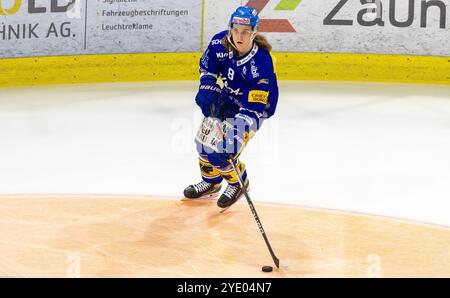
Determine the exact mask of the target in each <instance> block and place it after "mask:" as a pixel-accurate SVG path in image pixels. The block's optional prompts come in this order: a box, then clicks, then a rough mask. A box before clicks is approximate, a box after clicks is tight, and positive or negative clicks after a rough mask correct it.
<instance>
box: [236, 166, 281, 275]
mask: <svg viewBox="0 0 450 298" xmlns="http://www.w3.org/2000/svg"><path fill="white" fill-rule="evenodd" d="M230 163H231V166H232V167H233V170H234V171H235V172H236V175H237V178H238V181H239V184H240V185H241V188H242V191H243V192H244V195H245V198H246V199H247V203H248V205H249V207H250V210H251V211H252V214H253V218H254V219H255V221H256V224H257V225H258V228H259V231H260V232H261V234H262V236H263V238H264V241H265V242H266V245H267V248H268V249H269V252H270V255H271V256H272V259H273V262H274V263H275V265H276V266H277V268H280V260H279V259H278V258H277V256H276V255H275V253H274V252H273V249H272V246H271V245H270V242H269V239H268V238H267V235H266V232H265V231H264V227H263V225H262V223H261V220H260V219H259V216H258V213H257V212H256V208H255V206H254V205H253V202H252V200H251V198H250V195H249V194H248V192H247V188H246V187H245V185H244V181H242V177H241V175H240V174H239V171H238V169H237V167H236V165H235V163H234V160H233V159H232V158H231V159H230Z"/></svg>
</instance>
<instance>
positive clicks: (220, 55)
mask: <svg viewBox="0 0 450 298" xmlns="http://www.w3.org/2000/svg"><path fill="white" fill-rule="evenodd" d="M216 56H217V58H218V59H221V60H223V59H225V58H227V57H228V53H223V52H220V53H216Z"/></svg>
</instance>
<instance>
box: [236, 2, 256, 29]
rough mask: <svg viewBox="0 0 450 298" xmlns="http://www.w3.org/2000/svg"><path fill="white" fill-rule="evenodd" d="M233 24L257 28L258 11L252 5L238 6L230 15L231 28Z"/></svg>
mask: <svg viewBox="0 0 450 298" xmlns="http://www.w3.org/2000/svg"><path fill="white" fill-rule="evenodd" d="M234 24H239V25H250V26H252V29H253V30H257V28H258V24H259V16H258V11H257V10H256V9H254V8H252V7H246V6H240V7H238V8H237V9H236V11H235V12H233V14H232V15H231V18H230V28H233V25H234Z"/></svg>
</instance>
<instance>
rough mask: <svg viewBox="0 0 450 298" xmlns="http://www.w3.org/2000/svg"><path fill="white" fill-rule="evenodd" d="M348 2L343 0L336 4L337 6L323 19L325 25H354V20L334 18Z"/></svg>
mask: <svg viewBox="0 0 450 298" xmlns="http://www.w3.org/2000/svg"><path fill="white" fill-rule="evenodd" d="M347 2H348V0H341V1H339V3H338V4H337V5H336V7H335V8H333V10H332V11H331V12H330V13H329V14H328V15H327V16H326V18H325V19H324V20H323V24H324V25H342V26H351V25H353V21H352V20H335V19H333V18H334V17H335V16H336V14H337V13H338V12H339V11H340V10H341V8H342V7H344V5H345V4H346V3H347Z"/></svg>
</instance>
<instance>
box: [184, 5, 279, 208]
mask: <svg viewBox="0 0 450 298" xmlns="http://www.w3.org/2000/svg"><path fill="white" fill-rule="evenodd" d="M258 24H259V17H258V13H257V11H256V10H255V9H253V8H251V7H245V6H241V7H239V8H237V9H236V11H235V12H233V14H232V15H231V18H230V22H229V27H228V30H226V31H223V32H220V33H218V34H216V35H215V36H214V37H213V38H212V40H211V42H210V43H209V46H208V48H207V49H206V50H205V52H204V53H203V56H202V57H201V59H200V86H199V90H198V93H197V95H196V98H195V101H196V103H197V105H198V106H199V107H200V108H201V111H202V113H203V115H204V116H205V118H204V121H203V123H202V126H201V128H200V130H199V132H198V133H197V137H196V144H197V151H198V153H199V163H200V172H201V176H202V180H203V181H201V182H200V183H197V184H194V185H190V186H188V187H187V188H186V189H185V190H184V196H185V198H188V199H199V198H205V197H213V196H218V194H219V191H220V189H221V184H222V181H223V180H224V179H225V180H226V182H227V183H228V186H227V188H226V189H225V191H224V192H223V194H222V195H221V196H220V198H219V199H218V201H217V205H218V206H219V207H220V208H228V207H229V206H231V205H232V204H234V203H235V202H236V201H237V200H238V199H239V198H240V197H241V196H242V195H243V191H242V189H241V187H240V185H239V182H238V178H237V176H236V173H235V172H234V171H233V167H232V165H231V164H230V158H232V159H233V161H234V163H235V164H236V165H237V169H238V171H239V173H240V175H241V177H242V180H243V181H244V183H245V185H246V187H247V190H248V185H249V180H248V175H247V171H246V169H245V166H244V164H243V163H242V161H240V160H239V156H240V154H241V153H242V150H243V149H244V147H245V146H246V145H247V143H248V142H249V140H250V139H251V138H252V137H253V136H254V134H255V133H256V132H257V131H258V130H259V129H260V127H261V125H262V124H263V122H264V121H265V120H267V119H268V118H269V117H271V116H273V115H274V113H275V110H276V107H277V102H278V84H277V77H276V74H275V58H274V57H273V56H272V54H271V49H272V46H271V45H270V44H269V42H268V41H267V39H266V38H265V37H264V36H262V35H260V34H259V33H258ZM219 77H220V78H221V80H222V82H223V87H221V86H220V85H219V84H218V83H219V82H218V78H219ZM211 119H217V121H216V122H214V121H211ZM208 123H209V124H208ZM217 123H223V124H225V125H221V126H220V128H221V129H219V130H220V132H219V133H223V135H222V137H219V138H216V141H211V138H210V137H208V133H210V130H214V128H217V127H218V126H217ZM211 124H212V125H216V126H214V127H213V126H211ZM208 125H210V126H209V127H208ZM216 133H217V131H216ZM206 139H208V141H205V140H206ZM208 142H210V143H208ZM211 142H212V143H211Z"/></svg>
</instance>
